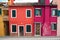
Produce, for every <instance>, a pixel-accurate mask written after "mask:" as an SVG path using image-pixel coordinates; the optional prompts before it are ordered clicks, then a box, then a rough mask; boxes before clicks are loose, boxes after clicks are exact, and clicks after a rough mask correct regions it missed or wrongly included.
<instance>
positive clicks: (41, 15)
mask: <svg viewBox="0 0 60 40" xmlns="http://www.w3.org/2000/svg"><path fill="white" fill-rule="evenodd" d="M35 9H41V11H42V8H35ZM41 16H42V13H41V15H40V16H36V15H35V17H41Z"/></svg>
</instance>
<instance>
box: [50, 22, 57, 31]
mask: <svg viewBox="0 0 60 40" xmlns="http://www.w3.org/2000/svg"><path fill="white" fill-rule="evenodd" d="M52 24H56V25H57V23H56V22H51V30H52V31H57V27H56V30H54V29H52Z"/></svg>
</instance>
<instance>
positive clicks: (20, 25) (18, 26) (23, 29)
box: [18, 25, 25, 36]
mask: <svg viewBox="0 0 60 40" xmlns="http://www.w3.org/2000/svg"><path fill="white" fill-rule="evenodd" d="M20 26H23V30H24V25H18V36H19V27H20ZM24 35H25V33H24Z"/></svg>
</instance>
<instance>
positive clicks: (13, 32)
mask: <svg viewBox="0 0 60 40" xmlns="http://www.w3.org/2000/svg"><path fill="white" fill-rule="evenodd" d="M12 25H16V32H12ZM10 29H11V33H17V24H11V28H10Z"/></svg>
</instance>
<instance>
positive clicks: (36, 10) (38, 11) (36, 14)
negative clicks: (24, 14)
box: [35, 8, 42, 16]
mask: <svg viewBox="0 0 60 40" xmlns="http://www.w3.org/2000/svg"><path fill="white" fill-rule="evenodd" d="M41 15H42V10H41V9H40V8H39V9H35V16H41Z"/></svg>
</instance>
